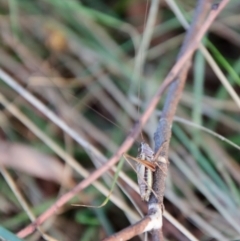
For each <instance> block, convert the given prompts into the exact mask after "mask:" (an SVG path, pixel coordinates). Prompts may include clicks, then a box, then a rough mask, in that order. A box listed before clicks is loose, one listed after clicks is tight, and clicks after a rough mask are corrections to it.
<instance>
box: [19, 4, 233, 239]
mask: <svg viewBox="0 0 240 241" xmlns="http://www.w3.org/2000/svg"><path fill="white" fill-rule="evenodd" d="M228 1H229V0H223V1H222V2H221V3H220V4H219V7H218V9H216V10H214V11H212V12H211V14H210V15H209V18H208V19H207V21H206V23H205V25H204V26H202V28H201V30H200V31H199V32H198V34H197V35H196V36H195V38H194V39H193V40H192V42H191V44H190V46H189V47H188V49H187V50H186V51H185V52H184V53H183V54H182V55H181V56H180V57H179V60H178V61H177V63H176V64H175V65H174V67H173V68H172V69H171V71H170V73H169V74H168V76H167V77H166V78H165V80H164V82H163V83H162V85H161V86H160V88H159V89H158V91H157V93H156V94H155V96H154V97H153V98H152V100H151V102H150V103H149V105H148V108H147V109H146V111H145V112H144V113H143V115H142V117H141V118H140V120H139V122H138V123H136V124H135V126H134V128H133V130H132V132H131V133H130V134H129V135H128V136H127V138H126V140H125V141H124V142H123V144H122V145H121V146H120V148H119V149H118V151H117V152H116V154H115V155H114V156H113V157H112V158H111V159H110V160H109V161H108V162H107V163H106V164H105V165H104V166H102V167H101V168H99V169H98V170H96V171H94V172H93V173H92V174H91V175H90V176H89V177H88V178H86V179H85V180H83V181H82V182H80V183H79V184H78V185H77V186H76V187H75V188H73V189H72V190H71V191H69V192H67V193H66V194H64V195H63V196H62V197H60V198H59V200H58V201H57V202H56V203H55V204H53V205H52V206H51V207H50V208H49V209H48V210H47V211H45V212H44V213H43V214H42V215H41V216H40V217H38V218H37V220H36V221H35V222H34V223H32V224H30V225H28V226H27V227H26V228H24V229H23V230H21V231H20V232H19V233H18V236H19V237H21V238H24V237H26V236H27V235H29V234H30V233H32V232H33V231H34V230H35V228H36V227H37V226H38V225H39V224H41V223H43V222H44V221H45V220H46V219H48V218H49V217H50V216H52V215H53V214H54V213H55V212H56V210H57V209H58V207H61V206H63V205H64V204H65V203H66V202H68V201H69V200H70V199H71V198H72V197H74V195H76V194H77V193H78V192H79V191H81V190H83V189H84V188H86V187H87V186H89V185H90V184H91V183H92V182H93V181H94V180H96V179H97V178H99V177H100V176H101V175H102V174H103V173H104V172H106V171H107V170H108V169H110V168H111V167H112V166H113V165H115V164H116V163H117V161H118V160H119V158H120V157H121V155H122V154H123V153H125V152H127V150H128V149H129V148H130V147H131V145H132V144H133V142H134V139H135V138H136V137H137V135H138V134H139V132H140V130H141V128H142V126H143V125H144V124H145V123H146V121H147V120H148V118H149V117H150V115H151V113H152V112H153V111H154V109H155V107H156V105H157V103H158V102H159V100H160V97H161V95H162V93H163V91H164V90H165V88H166V87H167V86H168V85H169V84H170V83H171V82H172V81H173V79H174V78H176V76H177V75H178V73H179V71H180V70H181V69H182V67H183V65H184V64H185V63H186V61H187V60H188V59H189V58H190V57H191V56H192V54H193V52H194V50H195V49H196V48H197V46H198V44H199V42H200V40H201V39H202V37H203V35H204V33H205V32H206V31H207V29H208V28H209V26H210V25H211V23H212V22H213V20H214V19H215V18H216V16H217V15H218V14H219V12H220V11H221V10H222V9H223V7H224V6H225V5H226V4H227V2H228ZM161 143H162V142H161ZM161 143H160V144H161ZM159 146H160V145H159ZM157 206H159V205H156V207H157ZM158 209H159V207H158ZM149 210H151V208H150V209H149ZM153 229H156V227H153Z"/></svg>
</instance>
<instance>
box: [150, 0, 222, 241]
mask: <svg viewBox="0 0 240 241" xmlns="http://www.w3.org/2000/svg"><path fill="white" fill-rule="evenodd" d="M211 3H212V1H209V0H198V4H197V7H196V10H195V13H194V18H193V21H192V24H191V27H190V28H189V30H188V32H187V35H186V37H185V40H184V43H183V45H182V48H181V50H180V52H179V55H178V58H177V60H179V59H180V58H181V56H182V55H183V54H184V52H185V51H187V49H188V46H189V45H190V44H191V43H192V41H193V39H194V36H195V35H196V34H197V33H198V32H199V31H200V29H202V25H203V23H204V20H205V18H206V16H207V14H208V13H209V11H210V9H211ZM215 7H216V5H212V10H217V9H215ZM218 7H219V6H218ZM211 13H213V11H212V12H211ZM211 13H210V15H209V18H210V17H211V15H212V14H211ZM209 18H208V19H207V20H206V21H205V24H206V23H208V21H209ZM192 55H193V53H192ZM192 55H191V56H190V58H189V60H188V62H186V66H185V67H184V68H183V69H182V70H181V71H180V72H179V75H178V76H177V78H176V79H175V80H174V81H173V82H172V83H171V84H170V86H169V89H168V93H167V97H166V100H165V103H164V107H163V111H162V115H161V118H160V120H159V123H158V126H157V129H156V132H155V134H154V141H155V153H156V152H158V150H159V149H160V148H161V152H160V155H159V158H160V160H166V161H165V162H160V163H161V166H162V167H161V168H157V169H156V171H155V173H154V175H153V190H154V192H156V193H157V196H158V198H156V196H154V195H151V197H150V200H149V205H150V206H151V205H152V204H154V203H158V204H160V205H161V206H163V198H164V191H165V181H166V172H167V171H168V161H167V160H168V151H169V143H170V139H171V134H172V131H171V126H172V122H173V118H174V115H175V112H176V109H177V105H178V103H179V100H180V97H181V95H182V91H183V88H184V85H185V81H186V78H187V73H188V71H189V68H190V66H191V57H192ZM163 170H164V171H163ZM152 240H156V241H159V240H163V235H162V227H160V228H159V229H156V230H153V231H152Z"/></svg>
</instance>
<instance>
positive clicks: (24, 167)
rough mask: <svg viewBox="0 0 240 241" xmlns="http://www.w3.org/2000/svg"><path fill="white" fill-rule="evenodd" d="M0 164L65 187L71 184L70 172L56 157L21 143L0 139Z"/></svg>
mask: <svg viewBox="0 0 240 241" xmlns="http://www.w3.org/2000/svg"><path fill="white" fill-rule="evenodd" d="M0 165H2V166H4V167H6V168H12V169H15V170H18V171H22V172H25V173H28V174H29V175H32V176H35V177H38V178H42V179H44V180H51V181H54V182H57V183H59V184H61V185H64V186H65V187H70V186H71V184H72V180H71V176H70V173H69V172H68V173H67V172H65V171H64V164H62V163H61V162H60V161H59V160H58V159H57V158H55V157H53V156H49V155H46V154H43V153H40V152H39V151H37V150H34V149H33V148H32V147H29V146H27V145H23V144H18V143H17V144H16V143H10V142H5V141H0Z"/></svg>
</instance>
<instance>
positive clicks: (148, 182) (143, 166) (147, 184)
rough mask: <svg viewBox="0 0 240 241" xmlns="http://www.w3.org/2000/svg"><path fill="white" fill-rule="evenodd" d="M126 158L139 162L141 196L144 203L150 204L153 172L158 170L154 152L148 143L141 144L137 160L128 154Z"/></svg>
mask: <svg viewBox="0 0 240 241" xmlns="http://www.w3.org/2000/svg"><path fill="white" fill-rule="evenodd" d="M125 156H126V157H127V158H130V159H132V160H134V161H136V162H137V164H136V170H137V179H138V186H139V191H140V196H141V199H142V200H143V201H145V202H148V200H149V197H150V194H151V190H152V184H153V172H154V171H155V168H156V164H155V155H154V151H153V150H152V148H151V147H150V146H149V145H148V144H147V143H145V142H141V143H140V146H139V148H138V155H137V158H134V157H132V156H129V155H127V154H125Z"/></svg>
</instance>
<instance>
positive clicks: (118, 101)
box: [0, 0, 240, 241]
mask: <svg viewBox="0 0 240 241" xmlns="http://www.w3.org/2000/svg"><path fill="white" fill-rule="evenodd" d="M154 2H155V3H154ZM156 2H157V1H152V2H150V1H143V0H139V1H136V0H131V1H126V0H122V1H102V0H99V1H93V0H88V1H85V0H84V1H80V0H79V1H78V0H61V1H60V0H51V1H49V0H42V1H31V0H8V1H6V0H0V81H1V82H0V101H1V112H0V124H1V131H0V136H1V140H0V150H1V154H0V166H1V173H2V175H1V176H0V225H1V226H2V227H4V228H5V229H7V230H9V231H11V232H13V233H16V232H17V231H19V230H21V228H23V227H25V226H26V225H27V224H29V223H30V220H29V218H28V216H27V213H26V211H25V210H24V209H23V208H22V206H21V205H20V201H19V197H18V191H19V193H21V194H22V195H23V196H24V197H25V200H26V202H27V203H28V204H29V207H31V210H32V212H33V213H34V214H35V215H36V216H38V215H40V214H41V213H43V212H44V210H46V209H47V208H48V207H49V206H50V205H51V204H52V203H53V202H54V201H55V200H57V198H58V197H59V196H60V195H61V194H63V193H65V192H66V191H67V190H69V189H71V188H72V187H73V186H74V185H75V184H76V183H78V182H79V181H81V180H82V179H83V178H85V177H86V176H87V175H88V172H90V173H91V172H92V171H93V170H94V169H96V168H98V167H99V166H101V165H104V163H103V162H99V160H98V159H96V158H95V156H94V153H92V151H91V150H99V151H101V153H102V154H103V155H104V156H105V157H106V158H108V157H110V156H111V155H112V154H113V153H114V152H115V151H116V150H117V147H118V146H119V145H120V144H121V143H122V141H123V140H124V138H125V137H126V135H127V133H128V132H129V131H130V130H131V127H132V125H133V123H134V122H135V121H136V120H137V119H138V118H139V116H140V114H141V113H142V111H143V110H144V109H145V106H146V104H147V103H148V101H149V100H150V99H151V98H152V96H153V95H154V93H155V91H156V89H157V88H158V87H159V86H160V84H161V83H162V80H163V79H164V77H165V76H166V75H167V73H168V71H169V70H170V68H171V66H172V65H173V64H174V62H175V58H176V55H177V54H178V52H179V48H180V46H181V43H182V41H183V38H184V35H185V28H184V27H183V24H184V23H185V24H186V23H187V22H191V17H192V12H193V10H194V7H195V1H180V0H178V1H173V0H166V1H160V4H159V6H158V8H157V10H158V11H157V15H156V17H155V19H154V26H153V27H151V29H147V28H146V23H147V19H148V17H149V16H148V15H147V13H148V12H149V9H150V6H151V4H156ZM239 10H240V2H239V1H237V0H232V1H230V3H229V4H228V6H227V8H226V9H224V11H223V12H222V13H221V15H220V16H219V17H218V19H217V20H216V21H215V23H214V24H213V25H212V27H211V29H210V31H209V33H208V36H207V38H206V39H205V40H204V41H203V44H204V45H205V47H206V48H207V49H208V51H209V53H210V59H211V60H212V61H213V63H211V64H210V63H209V60H208V61H206V59H205V57H204V56H203V54H202V52H201V51H197V53H196V54H195V57H194V61H193V65H192V67H191V71H190V73H189V75H188V79H187V83H186V86H185V90H184V93H183V96H182V99H181V102H180V105H179V107H178V110H177V117H178V119H176V122H175V123H174V125H173V136H172V140H171V152H170V160H169V161H170V168H169V174H168V182H167V187H166V196H165V209H166V211H167V212H168V213H170V214H171V215H172V216H173V217H174V218H175V219H176V221H177V222H179V223H180V224H181V225H182V228H180V230H179V228H177V227H176V224H174V223H172V222H170V221H168V220H167V219H164V227H163V231H164V235H165V237H166V240H182V241H183V240H189V239H188V238H186V236H185V235H183V234H182V231H183V230H184V228H183V227H185V228H186V229H187V230H188V231H189V232H190V233H191V234H192V235H194V236H195V237H196V238H197V239H198V240H203V241H210V240H211V241H213V240H240V225H239V223H240V190H239V185H240V174H239V173H240V165H239V164H240V163H239V146H238V145H240V137H239V133H240V124H239V120H240V116H239V107H240V105H239V103H240V102H238V100H239V97H238V96H239V92H240V88H239V84H240V79H239V73H240V58H239V56H240V55H239V53H240V41H239V40H240V28H239V26H240V25H239V24H240V17H239ZM184 21H187V22H184ZM185 26H186V25H185ZM149 30H152V31H153V32H152V36H151V33H149V32H148V31H149ZM144 35H145V36H150V37H151V41H150V43H149V48H147V49H146V51H145V52H143V53H142V60H143V63H144V64H143V65H141V64H139V62H138V61H139V59H138V58H137V53H138V51H139V49H140V48H141V40H142V38H143V36H144ZM139 56H140V60H141V55H139ZM143 56H145V58H144V57H143ZM219 71H222V75H221V73H219ZM6 74H7V75H9V76H10V77H11V78H12V79H13V80H14V81H15V82H17V83H19V84H20V85H21V86H23V87H24V88H25V89H26V90H27V91H28V92H30V93H31V94H33V95H34V96H36V97H37V98H38V99H39V100H40V101H41V102H42V103H43V104H44V105H45V106H46V107H47V108H49V109H51V111H52V112H54V113H55V114H56V115H57V116H58V117H59V119H61V120H64V121H65V122H66V123H67V124H68V125H69V126H70V127H71V128H72V129H73V130H74V131H76V132H77V133H79V135H81V137H82V139H83V140H84V141H85V142H86V143H87V144H86V145H87V146H88V147H89V148H86V146H85V148H83V147H81V146H80V145H79V144H78V143H77V142H76V141H75V140H73V139H72V138H70V137H69V136H68V135H67V134H66V133H64V132H63V131H62V130H61V129H60V128H59V127H57V126H56V125H55V124H54V123H53V122H52V121H50V120H49V119H48V118H47V117H46V116H45V115H44V114H43V113H41V112H40V111H39V110H37V109H36V108H34V107H33V105H32V104H31V103H29V102H27V101H26V100H25V98H24V97H23V96H21V95H19V94H18V93H17V92H15V91H14V90H13V89H12V88H10V87H9V84H8V83H7V82H6V79H7V78H8V77H6V76H7V75H6ZM225 77H226V78H225ZM219 79H221V82H223V83H225V84H222V83H221V82H220V81H219ZM226 83H227V84H230V87H233V89H232V90H233V94H229V91H228V90H227V89H226V86H227V84H226ZM234 90H235V92H234ZM233 95H235V98H232V96H233ZM163 101H164V98H162V100H161V102H160V103H159V105H158V110H159V111H160V110H161V108H162V106H163ZM10 108H11V109H10ZM159 111H156V112H155V113H154V115H153V116H152V117H151V119H150V120H149V122H148V123H147V125H146V126H144V128H143V135H144V139H146V140H147V141H148V142H149V143H150V145H151V146H153V133H154V131H155V129H156V126H157V121H158V117H159ZM186 120H188V121H190V123H192V125H193V123H194V124H195V126H192V125H189V123H188V122H186ZM200 127H205V128H208V129H203V128H200ZM210 130H211V131H212V132H211V133H209V132H210ZM215 133H218V134H220V135H222V136H224V137H226V138H227V139H228V140H229V141H228V142H226V141H224V139H223V138H219V136H216V135H214V134H215ZM139 141H141V138H139V139H138V140H136V145H134V146H133V148H132V150H130V154H132V155H136V153H137V145H138V142H139ZM232 142H233V143H235V144H236V145H235V146H234V145H233V144H232ZM90 147H91V148H90ZM123 172H124V174H125V175H121V178H120V179H119V181H118V185H116V186H115V187H114V192H113V194H112V196H111V198H112V201H109V202H108V203H107V205H105V206H104V207H102V208H99V209H95V208H86V207H78V208H77V207H73V206H71V204H70V203H68V204H66V205H65V206H64V207H61V209H60V210H59V215H58V216H55V217H52V218H50V219H49V220H47V221H46V222H45V223H44V224H43V226H42V229H43V230H44V232H47V233H48V234H49V235H51V236H52V237H54V238H55V239H57V240H72V241H73V240H81V241H89V240H100V239H101V238H103V237H105V236H107V235H110V234H112V233H114V232H116V231H118V230H121V229H122V228H124V227H126V226H128V225H129V224H131V223H132V222H136V221H137V220H138V219H139V218H140V216H139V215H140V214H139V210H142V212H143V213H146V210H147V209H146V204H145V203H143V202H142V201H141V200H140V197H139V195H138V194H137V192H136V191H135V190H136V188H137V187H136V185H134V182H136V174H135V172H134V170H133V169H132V167H131V166H130V165H129V164H125V165H124V168H123ZM112 178H113V172H109V173H108V174H106V175H104V176H103V177H102V178H101V179H100V180H99V183H98V184H97V185H98V186H96V185H95V186H89V187H88V188H86V189H85V190H84V191H82V192H81V193H80V194H79V195H78V196H77V197H76V199H75V200H73V201H72V202H71V203H81V204H85V205H100V204H101V203H102V201H103V200H104V198H105V197H104V195H105V196H106V195H108V192H109V190H110V186H111V184H112V180H113V179H112ZM132 181H133V182H132ZM99 185H100V186H99ZM9 186H11V188H10V187H9ZM14 187H15V189H14ZM102 193H103V194H104V195H103V194H102ZM140 213H141V212H140ZM0 237H1V236H0ZM28 240H41V236H40V233H39V232H35V233H34V234H33V235H31V236H30V237H29V238H28ZM134 240H141V237H136V238H135V239H134ZM149 240H150V237H149Z"/></svg>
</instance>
